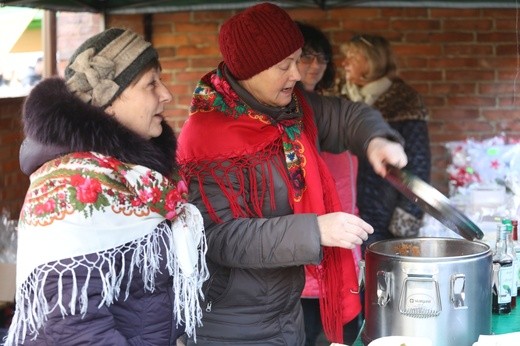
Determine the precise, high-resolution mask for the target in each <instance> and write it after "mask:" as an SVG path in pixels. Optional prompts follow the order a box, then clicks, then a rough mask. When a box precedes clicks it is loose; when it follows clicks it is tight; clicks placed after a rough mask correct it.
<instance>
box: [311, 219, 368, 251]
mask: <svg viewBox="0 0 520 346" xmlns="http://www.w3.org/2000/svg"><path fill="white" fill-rule="evenodd" d="M318 227H319V229H320V239H321V245H323V246H337V247H342V248H345V249H354V248H355V247H356V246H357V245H361V244H362V243H363V242H364V241H365V240H367V239H368V235H369V234H372V233H374V228H372V226H370V225H369V224H368V223H366V222H365V221H363V220H362V219H360V218H359V217H357V216H356V215H352V214H348V213H344V212H335V213H330V214H324V215H320V216H318Z"/></svg>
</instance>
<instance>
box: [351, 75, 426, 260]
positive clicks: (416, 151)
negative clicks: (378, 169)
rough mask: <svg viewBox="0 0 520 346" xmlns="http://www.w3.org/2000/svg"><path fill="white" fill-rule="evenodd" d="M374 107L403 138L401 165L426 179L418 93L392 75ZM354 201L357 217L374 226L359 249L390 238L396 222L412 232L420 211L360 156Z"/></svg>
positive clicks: (423, 110) (418, 222)
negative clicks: (355, 202) (404, 153)
mask: <svg viewBox="0 0 520 346" xmlns="http://www.w3.org/2000/svg"><path fill="white" fill-rule="evenodd" d="M374 107H375V108H377V109H378V110H380V111H381V113H382V115H383V118H384V119H385V120H386V121H387V122H388V124H389V125H390V126H391V127H392V128H393V129H395V130H396V131H398V132H399V133H400V134H401V136H403V138H404V140H405V145H404V149H405V152H406V155H407V156H408V164H407V166H406V167H405V168H404V169H406V170H407V171H409V172H411V173H413V174H414V175H416V176H418V177H420V178H421V179H423V180H424V181H426V182H429V181H430V169H431V154H430V139H429V136H428V124H427V116H428V112H427V110H426V108H425V106H424V103H423V101H422V99H421V97H420V95H419V94H418V93H417V92H416V91H415V90H414V89H412V88H411V87H410V86H409V85H407V84H406V83H404V82H403V81H402V80H401V79H396V80H394V81H393V82H392V85H391V87H390V88H389V89H388V90H387V91H386V92H385V93H383V94H382V95H381V96H380V97H379V98H378V99H377V101H376V102H375V103H374ZM357 203H358V208H359V215H360V217H361V218H362V219H363V220H365V221H366V222H368V223H369V224H371V225H372V226H373V227H374V233H373V234H371V235H370V236H369V239H368V241H366V242H365V243H363V245H362V249H363V253H364V250H365V249H366V247H367V246H368V245H370V244H371V243H373V242H375V241H378V240H383V239H389V238H394V237H395V235H394V234H393V233H392V232H391V231H390V228H391V227H396V226H397V227H398V228H399V231H400V232H402V233H403V236H413V235H415V234H416V232H417V231H418V229H419V227H420V225H421V220H422V216H423V215H424V212H423V211H422V210H421V208H420V207H419V206H418V205H417V204H416V203H413V202H411V201H410V200H409V199H408V198H406V197H405V196H404V195H402V194H401V193H399V192H398V191H397V190H396V189H395V188H394V187H393V186H391V185H390V183H388V182H387V181H386V180H385V179H383V178H381V177H380V176H379V175H377V174H376V173H375V172H374V170H373V169H372V166H371V165H370V163H369V162H368V161H367V160H366V159H364V158H362V157H361V158H360V160H359V168H358V178H357ZM396 210H397V211H396ZM392 224H393V225H392Z"/></svg>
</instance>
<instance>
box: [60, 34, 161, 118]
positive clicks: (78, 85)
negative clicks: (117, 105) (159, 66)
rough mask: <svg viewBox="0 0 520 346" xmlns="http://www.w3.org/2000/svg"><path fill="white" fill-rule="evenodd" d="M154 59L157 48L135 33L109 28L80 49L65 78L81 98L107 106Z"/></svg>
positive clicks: (95, 104)
mask: <svg viewBox="0 0 520 346" xmlns="http://www.w3.org/2000/svg"><path fill="white" fill-rule="evenodd" d="M154 59H158V54H157V51H156V50H155V49H154V48H153V47H152V45H151V43H150V42H147V41H145V40H144V39H143V38H142V37H141V36H139V35H138V34H136V33H135V32H133V31H131V30H125V29H120V28H112V29H107V30H105V31H103V32H102V33H99V34H97V35H95V36H93V37H91V38H89V39H88V40H86V41H85V42H84V43H83V44H82V45H81V46H79V47H78V49H76V51H75V52H74V54H73V55H72V56H71V58H70V60H69V64H68V66H67V67H66V69H65V80H66V83H67V87H68V89H69V90H70V91H71V92H72V93H74V94H75V95H76V96H78V97H79V98H80V99H81V100H83V101H84V102H86V103H90V104H92V105H94V106H98V107H102V108H105V107H106V106H108V105H109V104H110V103H111V102H112V101H113V100H114V99H115V98H116V97H117V96H119V95H120V94H121V93H122V92H123V90H125V89H126V88H127V87H128V86H129V85H130V83H131V82H132V80H133V79H134V78H135V77H136V76H137V75H138V74H139V73H140V72H141V71H142V70H143V68H144V67H145V66H146V65H147V64H149V63H150V62H151V61H152V60H154Z"/></svg>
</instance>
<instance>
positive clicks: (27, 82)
mask: <svg viewBox="0 0 520 346" xmlns="http://www.w3.org/2000/svg"><path fill="white" fill-rule="evenodd" d="M42 76H43V58H42V57H38V59H36V63H35V64H34V66H31V67H29V71H28V72H27V75H26V76H25V77H24V79H23V80H22V84H23V86H25V87H33V86H35V85H36V84H37V83H39V82H40V81H41V80H42Z"/></svg>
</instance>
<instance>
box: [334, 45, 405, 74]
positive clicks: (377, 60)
mask: <svg viewBox="0 0 520 346" xmlns="http://www.w3.org/2000/svg"><path fill="white" fill-rule="evenodd" d="M341 50H342V52H343V53H344V54H345V55H346V54H347V52H348V51H351V52H360V53H361V54H363V55H364V56H365V57H366V59H367V62H368V66H369V71H368V73H367V74H366V75H365V76H363V77H364V78H365V80H367V81H369V82H370V81H374V80H377V79H380V78H383V77H387V78H389V79H393V78H395V76H396V73H397V65H396V63H395V59H394V54H393V52H392V48H391V47H390V43H389V42H388V40H387V39H386V38H384V37H382V36H377V35H355V36H353V37H352V38H351V39H350V41H349V42H347V43H345V44H343V45H342V46H341Z"/></svg>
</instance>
